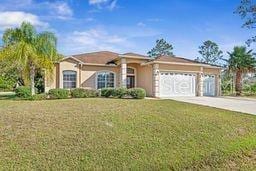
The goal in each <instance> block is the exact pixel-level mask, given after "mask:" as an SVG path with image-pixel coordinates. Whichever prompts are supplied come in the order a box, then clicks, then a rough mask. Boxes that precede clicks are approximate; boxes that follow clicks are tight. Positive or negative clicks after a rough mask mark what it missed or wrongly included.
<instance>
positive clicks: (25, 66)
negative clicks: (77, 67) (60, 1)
mask: <svg viewBox="0 0 256 171" xmlns="http://www.w3.org/2000/svg"><path fill="white" fill-rule="evenodd" d="M56 44H57V38H56V37H55V35H54V34H53V33H51V32H41V33H37V32H36V29H35V28H34V26H33V25H31V24H30V23H26V22H23V23H22V24H21V27H20V28H15V29H7V30H6V31H5V32H4V34H3V49H2V55H1V56H2V57H3V58H4V60H8V61H11V62H12V63H13V64H15V65H17V68H20V70H21V72H22V75H23V77H25V79H27V80H29V82H30V87H31V94H32V95H34V94H35V73H36V69H39V70H42V69H44V70H46V71H50V72H47V73H51V71H53V68H54V62H56V61H57V60H59V59H60V57H61V55H60V54H58V52H57V48H56Z"/></svg>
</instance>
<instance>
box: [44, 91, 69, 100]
mask: <svg viewBox="0 0 256 171" xmlns="http://www.w3.org/2000/svg"><path fill="white" fill-rule="evenodd" d="M48 94H49V96H50V99H67V98H69V90H66V89H60V88H57V89H51V90H49V93H48Z"/></svg>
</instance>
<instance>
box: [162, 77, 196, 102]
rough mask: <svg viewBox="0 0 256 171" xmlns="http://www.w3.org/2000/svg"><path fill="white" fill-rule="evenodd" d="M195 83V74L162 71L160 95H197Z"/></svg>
mask: <svg viewBox="0 0 256 171" xmlns="http://www.w3.org/2000/svg"><path fill="white" fill-rule="evenodd" d="M195 85H196V75H195V74H186V73H173V72H161V73H160V86H159V88H160V97H173V96H195V95H196V91H195V89H196V86H195Z"/></svg>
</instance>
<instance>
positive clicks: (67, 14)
mask: <svg viewBox="0 0 256 171" xmlns="http://www.w3.org/2000/svg"><path fill="white" fill-rule="evenodd" d="M47 4H48V5H49V7H50V8H51V9H52V10H54V12H53V14H54V13H55V14H56V16H57V18H59V19H69V18H71V17H72V16H73V10H72V9H71V8H70V6H69V5H68V4H67V3H66V2H56V3H47Z"/></svg>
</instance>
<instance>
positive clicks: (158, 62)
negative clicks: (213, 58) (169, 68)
mask: <svg viewBox="0 0 256 171" xmlns="http://www.w3.org/2000/svg"><path fill="white" fill-rule="evenodd" d="M151 64H167V65H168V64H169V65H185V66H201V67H205V68H216V69H221V67H217V66H212V65H207V64H200V63H198V64H197V63H183V62H165V61H151V62H146V63H142V64H141V65H142V66H145V65H151Z"/></svg>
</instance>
